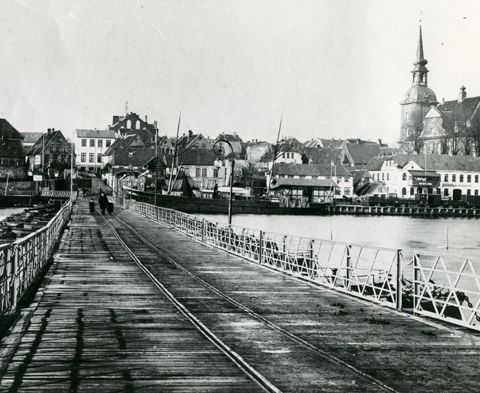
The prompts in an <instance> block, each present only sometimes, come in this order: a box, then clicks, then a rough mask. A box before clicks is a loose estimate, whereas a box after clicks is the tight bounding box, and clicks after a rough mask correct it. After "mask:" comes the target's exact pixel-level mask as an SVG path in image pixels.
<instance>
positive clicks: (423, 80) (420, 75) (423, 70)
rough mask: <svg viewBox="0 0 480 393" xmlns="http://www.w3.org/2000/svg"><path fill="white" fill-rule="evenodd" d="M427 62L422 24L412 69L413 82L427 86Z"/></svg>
mask: <svg viewBox="0 0 480 393" xmlns="http://www.w3.org/2000/svg"><path fill="white" fill-rule="evenodd" d="M427 63H428V61H427V60H426V59H425V57H424V55H423V39H422V25H420V26H419V32H418V45H417V58H416V60H415V63H413V65H414V68H413V70H412V74H413V78H412V83H413V84H415V85H425V86H427V74H428V69H427V67H425V66H426V65H427Z"/></svg>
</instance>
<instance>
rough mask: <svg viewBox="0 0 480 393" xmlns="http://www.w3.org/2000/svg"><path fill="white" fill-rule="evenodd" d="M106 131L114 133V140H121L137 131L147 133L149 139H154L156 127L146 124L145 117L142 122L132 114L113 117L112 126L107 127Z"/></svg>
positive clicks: (137, 116) (146, 119)
mask: <svg viewBox="0 0 480 393" xmlns="http://www.w3.org/2000/svg"><path fill="white" fill-rule="evenodd" d="M108 129H109V130H111V131H113V132H115V137H116V138H123V137H125V136H127V135H131V134H136V133H138V132H139V131H141V130H143V131H147V132H148V134H149V136H150V138H151V139H152V140H153V139H155V133H156V132H157V127H156V126H155V124H151V123H149V122H148V118H147V116H145V120H143V119H142V118H141V117H140V116H139V115H137V114H136V113H134V112H130V113H127V114H126V115H125V116H118V115H114V116H113V120H112V124H111V125H109V126H108Z"/></svg>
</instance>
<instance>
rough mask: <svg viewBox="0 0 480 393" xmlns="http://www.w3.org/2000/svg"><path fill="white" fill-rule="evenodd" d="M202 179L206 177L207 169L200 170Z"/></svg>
mask: <svg viewBox="0 0 480 393" xmlns="http://www.w3.org/2000/svg"><path fill="white" fill-rule="evenodd" d="M202 177H207V168H202Z"/></svg>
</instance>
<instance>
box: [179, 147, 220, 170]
mask: <svg viewBox="0 0 480 393" xmlns="http://www.w3.org/2000/svg"><path fill="white" fill-rule="evenodd" d="M221 158H222V157H220V156H218V155H217V154H215V152H214V151H212V150H207V149H190V150H185V151H184V152H181V153H180V154H179V155H178V163H179V164H180V163H183V165H199V166H212V165H213V163H214V162H215V161H216V160H218V159H221Z"/></svg>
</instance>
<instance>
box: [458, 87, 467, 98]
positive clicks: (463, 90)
mask: <svg viewBox="0 0 480 393" xmlns="http://www.w3.org/2000/svg"><path fill="white" fill-rule="evenodd" d="M465 98H467V89H466V88H465V86H462V87H460V94H459V96H458V102H462V101H463V100H464V99H465Z"/></svg>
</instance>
